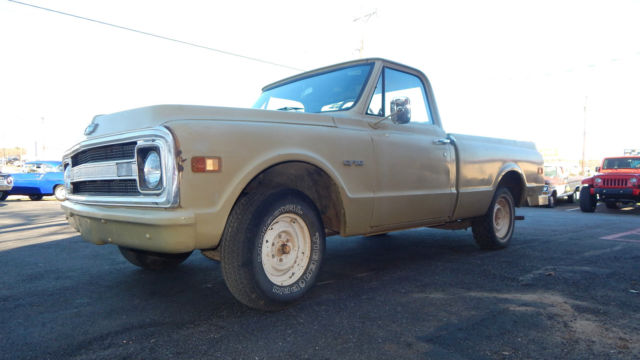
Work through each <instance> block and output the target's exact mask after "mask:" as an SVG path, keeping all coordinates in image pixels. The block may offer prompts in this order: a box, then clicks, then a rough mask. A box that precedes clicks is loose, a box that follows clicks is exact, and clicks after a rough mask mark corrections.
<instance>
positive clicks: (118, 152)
mask: <svg viewBox="0 0 640 360" xmlns="http://www.w3.org/2000/svg"><path fill="white" fill-rule="evenodd" d="M136 145H137V143H136V142H129V143H125V144H113V145H105V146H98V147H95V148H91V149H87V150H82V151H80V152H78V153H77V154H74V155H73V156H72V157H71V163H72V164H73V166H80V165H83V164H90V163H95V162H103V161H116V160H127V159H133V158H135V156H136Z"/></svg>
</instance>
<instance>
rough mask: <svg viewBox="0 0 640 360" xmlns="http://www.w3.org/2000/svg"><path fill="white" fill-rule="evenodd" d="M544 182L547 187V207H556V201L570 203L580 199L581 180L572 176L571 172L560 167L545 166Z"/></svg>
mask: <svg viewBox="0 0 640 360" xmlns="http://www.w3.org/2000/svg"><path fill="white" fill-rule="evenodd" d="M544 180H545V184H547V185H548V186H549V189H548V192H549V205H548V206H549V207H554V206H556V203H557V201H558V199H561V198H562V199H566V200H567V201H568V202H570V203H572V202H575V201H578V200H579V199H580V186H581V185H580V184H581V181H582V178H581V177H580V176H576V175H572V174H571V172H570V171H569V170H568V169H567V168H566V167H564V166H562V165H555V164H549V165H547V164H545V165H544Z"/></svg>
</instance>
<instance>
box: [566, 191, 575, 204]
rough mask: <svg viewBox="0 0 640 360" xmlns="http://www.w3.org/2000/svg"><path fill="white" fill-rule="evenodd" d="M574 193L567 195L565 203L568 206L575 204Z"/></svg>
mask: <svg viewBox="0 0 640 360" xmlns="http://www.w3.org/2000/svg"><path fill="white" fill-rule="evenodd" d="M575 194H576V193H572V194H571V195H567V202H568V203H569V204H573V203H574V202H576V196H575Z"/></svg>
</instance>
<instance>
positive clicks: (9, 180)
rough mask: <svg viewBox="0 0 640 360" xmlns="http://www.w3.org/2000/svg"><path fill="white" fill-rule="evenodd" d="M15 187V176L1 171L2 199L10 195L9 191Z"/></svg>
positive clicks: (0, 190)
mask: <svg viewBox="0 0 640 360" xmlns="http://www.w3.org/2000/svg"><path fill="white" fill-rule="evenodd" d="M12 188H13V177H11V175H9V174H3V173H0V201H3V200H4V199H6V198H7V196H9V191H10V190H11V189H12Z"/></svg>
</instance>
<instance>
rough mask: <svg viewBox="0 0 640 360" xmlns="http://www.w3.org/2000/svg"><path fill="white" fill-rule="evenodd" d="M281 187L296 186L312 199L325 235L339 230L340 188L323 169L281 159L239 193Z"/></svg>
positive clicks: (290, 187)
mask: <svg viewBox="0 0 640 360" xmlns="http://www.w3.org/2000/svg"><path fill="white" fill-rule="evenodd" d="M281 188H288V189H295V190H298V191H300V192H302V193H303V194H305V195H306V196H307V197H309V199H311V201H313V203H314V204H315V205H316V207H317V208H318V211H319V212H320V216H321V217H322V222H323V224H324V227H325V228H326V230H327V235H331V234H337V233H339V232H340V229H341V228H342V224H343V221H344V210H343V207H342V199H341V197H340V191H339V190H338V186H337V185H336V183H335V182H334V181H333V179H332V178H331V177H330V176H329V175H327V173H326V172H324V171H323V170H322V169H320V168H318V167H317V166H314V165H311V164H308V163H305V162H285V163H280V164H277V165H274V166H272V167H270V168H268V169H266V170H264V171H263V172H261V173H260V174H258V175H257V176H256V177H255V178H253V180H251V182H249V184H248V185H247V186H246V187H245V188H244V190H243V191H242V193H243V194H245V193H250V192H253V191H272V190H275V189H281Z"/></svg>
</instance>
